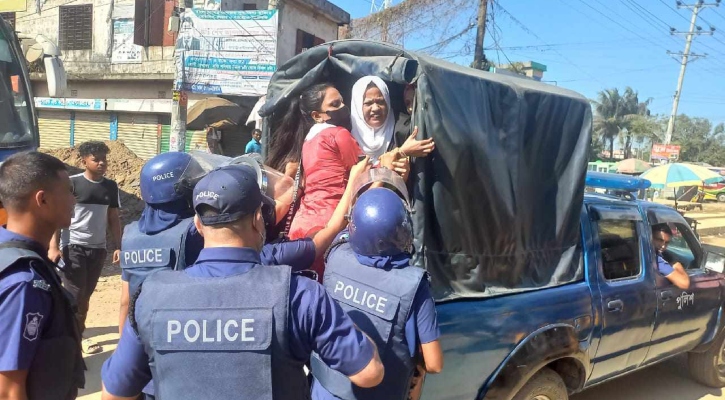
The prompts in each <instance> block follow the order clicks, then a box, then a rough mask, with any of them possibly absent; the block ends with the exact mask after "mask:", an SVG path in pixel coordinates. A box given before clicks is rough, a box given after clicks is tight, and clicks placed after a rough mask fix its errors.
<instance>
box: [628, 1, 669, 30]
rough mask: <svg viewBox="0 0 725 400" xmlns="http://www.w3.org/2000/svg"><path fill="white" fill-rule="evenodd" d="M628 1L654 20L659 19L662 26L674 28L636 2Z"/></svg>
mask: <svg viewBox="0 0 725 400" xmlns="http://www.w3.org/2000/svg"><path fill="white" fill-rule="evenodd" d="M626 1H627V2H629V3H630V4H632V5H633V6H635V7H637V8H639V9H640V10H642V11H643V12H645V13H647V14H649V15H650V16H651V17H652V18H654V19H657V20H658V21H660V22H661V23H662V25H664V26H666V27H667V28H668V29H669V28H670V27H671V26H672V25H670V24H668V23H667V22H666V21H664V20H663V19H662V18H660V17H658V16H657V14H655V13H653V12H652V11H650V10H648V9H647V8H645V7H643V6H641V5H639V4H637V2H636V1H634V0H626Z"/></svg>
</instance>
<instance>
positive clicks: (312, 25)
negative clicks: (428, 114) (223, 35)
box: [0, 0, 350, 158]
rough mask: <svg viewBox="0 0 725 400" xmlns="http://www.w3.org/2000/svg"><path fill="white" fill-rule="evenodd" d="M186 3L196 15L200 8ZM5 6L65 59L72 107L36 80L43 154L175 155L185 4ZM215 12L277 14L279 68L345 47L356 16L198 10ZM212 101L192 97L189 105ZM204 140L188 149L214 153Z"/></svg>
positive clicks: (288, 5)
mask: <svg viewBox="0 0 725 400" xmlns="http://www.w3.org/2000/svg"><path fill="white" fill-rule="evenodd" d="M181 1H182V4H181V6H188V5H191V4H188V2H191V1H192V0H185V1H186V2H187V3H186V4H184V0H181ZM2 3H7V4H3V5H2V6H1V7H0V11H2V13H0V15H1V16H2V17H3V18H5V19H6V21H8V22H10V23H11V24H13V25H14V26H15V28H16V30H17V31H20V32H23V33H33V34H42V35H45V36H46V37H47V38H48V39H50V40H52V41H54V42H55V43H57V44H58V45H59V48H60V49H61V51H62V53H63V56H62V59H63V63H64V66H65V69H66V72H67V76H68V91H67V93H66V94H65V97H62V98H50V97H48V92H47V86H46V84H45V77H44V75H43V74H42V73H40V72H36V73H33V74H31V79H33V89H34V94H35V96H36V98H35V104H36V106H37V108H38V114H39V125H40V131H41V132H40V140H41V147H43V148H55V147H68V146H73V145H76V144H79V143H81V142H83V141H85V140H90V139H98V140H108V139H111V140H122V141H124V143H125V144H126V145H127V146H128V147H129V148H130V149H131V150H133V151H134V152H135V153H136V154H137V155H139V156H140V157H144V158H149V157H151V156H153V155H155V154H157V153H158V152H160V151H164V150H166V149H168V136H169V124H170V113H171V95H172V87H173V82H174V77H175V76H174V75H175V64H174V63H175V44H176V39H177V33H176V32H173V31H170V30H169V29H168V28H169V27H170V26H173V24H170V21H173V19H174V18H173V17H174V16H178V12H179V6H180V4H179V0H113V1H109V0H75V1H70V2H69V1H68V0H44V1H36V0H8V1H5V0H4V1H3V2H2ZM210 3H216V4H211V5H210ZM210 6H211V8H212V9H213V8H214V7H216V9H221V10H229V11H231V10H264V9H278V10H279V28H278V40H277V50H276V51H277V64H278V65H281V64H283V63H284V62H286V61H287V60H289V59H290V58H292V57H293V56H294V55H296V54H299V53H301V52H302V51H304V50H305V49H307V48H309V47H312V46H315V45H318V44H321V43H324V42H327V41H332V40H336V39H337V38H338V29H339V27H340V26H342V25H346V24H348V23H349V21H350V15H349V14H348V13H346V12H345V11H343V10H342V9H340V8H339V7H337V6H335V5H333V4H332V3H330V2H328V1H327V0H193V7H194V8H197V7H198V8H207V9H209V8H210ZM203 97H206V96H204V95H196V94H190V95H189V103H190V105H193V103H194V102H195V101H197V100H199V99H201V98H203ZM247 100H249V99H247ZM247 103H249V101H247ZM252 103H253V102H252ZM240 132H241V131H240ZM240 132H232V133H230V134H232V135H235V137H230V138H229V139H230V140H229V142H230V143H232V142H233V143H234V145H235V146H234V147H235V148H239V146H243V143H244V142H245V141H246V140H248V139H247V138H246V135H244V136H245V137H241V138H238V137H236V135H240V134H242V133H240ZM202 136H203V135H202V134H200V132H187V148H188V149H191V148H197V147H205V138H204V137H202ZM233 152H234V151H232V153H233ZM237 152H238V151H237Z"/></svg>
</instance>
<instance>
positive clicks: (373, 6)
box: [370, 0, 392, 42]
mask: <svg viewBox="0 0 725 400" xmlns="http://www.w3.org/2000/svg"><path fill="white" fill-rule="evenodd" d="M391 3H392V0H383V1H382V3H381V4H380V5H378V2H377V0H372V1H371V2H370V14H373V13H376V12H382V11H385V10H387V9H388V8H390V5H391ZM389 24H390V21H389V19H388V18H387V16H383V18H382V19H381V21H380V41H381V42H387V41H388V35H389V32H388V26H389Z"/></svg>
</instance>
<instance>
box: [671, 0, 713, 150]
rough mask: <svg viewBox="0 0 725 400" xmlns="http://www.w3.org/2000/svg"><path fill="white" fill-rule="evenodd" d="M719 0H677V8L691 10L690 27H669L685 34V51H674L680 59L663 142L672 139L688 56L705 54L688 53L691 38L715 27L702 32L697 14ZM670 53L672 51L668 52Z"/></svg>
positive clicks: (709, 33) (679, 33) (672, 32)
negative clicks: (684, 29)
mask: <svg viewBox="0 0 725 400" xmlns="http://www.w3.org/2000/svg"><path fill="white" fill-rule="evenodd" d="M719 5H720V0H716V2H715V3H705V2H704V0H697V1H696V2H695V4H692V5H690V4H684V3H682V2H680V1H678V2H677V8H689V9H691V10H692V18H691V19H690V29H689V30H688V31H687V32H678V31H676V30H675V28H670V34H672V35H674V34H678V35H686V40H685V51H684V52H682V53H675V54H676V55H679V56H682V59H681V61H680V76H679V78H677V90H676V91H675V98H674V99H673V101H672V114H670V121H669V122H668V123H667V133H666V134H665V144H670V141H671V140H672V133H673V132H674V130H675V118H676V117H677V107H678V106H679V105H680V95H681V94H682V83H683V82H684V80H685V70H687V63H688V62H689V61H690V57H704V56H706V55H707V54H704V55H699V54H690V47H691V46H692V39H693V38H694V37H695V36H696V35H712V34H713V32H714V31H715V28H713V27H710V31H709V32H703V31H702V27H700V26H698V25H697V14H698V13H699V12H700V11H701V10H702V9H703V8H707V7H718V6H719ZM670 54H672V53H670Z"/></svg>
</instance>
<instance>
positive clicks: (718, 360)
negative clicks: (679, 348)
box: [687, 331, 725, 388]
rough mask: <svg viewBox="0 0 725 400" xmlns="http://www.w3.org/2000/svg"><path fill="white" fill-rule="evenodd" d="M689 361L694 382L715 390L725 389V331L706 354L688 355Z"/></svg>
mask: <svg viewBox="0 0 725 400" xmlns="http://www.w3.org/2000/svg"><path fill="white" fill-rule="evenodd" d="M687 361H688V363H689V365H690V375H692V378H693V379H694V380H696V381H698V382H700V383H702V384H703V385H706V386H710V387H714V388H721V387H725V331H723V332H720V334H719V335H717V337H716V338H715V342H714V343H713V344H712V347H710V348H709V349H708V350H707V351H706V352H704V353H688V354H687Z"/></svg>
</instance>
